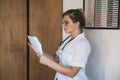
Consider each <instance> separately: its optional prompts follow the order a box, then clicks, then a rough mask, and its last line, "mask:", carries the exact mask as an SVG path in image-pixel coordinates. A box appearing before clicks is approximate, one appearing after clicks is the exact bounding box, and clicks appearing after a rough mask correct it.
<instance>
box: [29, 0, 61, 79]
mask: <svg viewBox="0 0 120 80" xmlns="http://www.w3.org/2000/svg"><path fill="white" fill-rule="evenodd" d="M61 14H62V0H30V28H29V29H30V35H35V36H37V37H38V38H39V40H40V41H41V43H42V46H43V51H44V52H47V53H49V54H51V55H53V54H54V53H55V51H56V50H57V48H58V44H59V42H60V40H61V36H62V27H61V21H62V20H61ZM54 75H55V71H53V70H52V69H50V68H48V67H46V66H44V65H41V64H40V63H39V59H38V58H37V56H36V54H35V53H34V52H33V50H32V49H31V48H30V80H53V78H54Z"/></svg>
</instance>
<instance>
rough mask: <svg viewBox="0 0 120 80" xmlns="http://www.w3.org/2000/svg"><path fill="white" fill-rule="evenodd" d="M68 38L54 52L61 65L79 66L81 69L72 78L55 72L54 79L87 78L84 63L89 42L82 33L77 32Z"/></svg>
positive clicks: (76, 79)
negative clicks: (74, 36)
mask: <svg viewBox="0 0 120 80" xmlns="http://www.w3.org/2000/svg"><path fill="white" fill-rule="evenodd" d="M69 40H70V38H68V39H67V40H66V41H65V42H64V43H63V44H62V45H61V46H60V47H59V48H58V50H57V52H56V54H57V55H58V56H59V63H60V64H61V65H63V66H76V67H81V69H80V71H79V72H78V73H77V74H76V76H74V77H73V78H71V77H69V76H66V75H63V74H61V73H59V72H57V73H56V75H55V79H54V80H56V78H58V80H87V76H86V74H85V65H86V63H87V60H88V56H89V54H90V51H91V48H90V44H89V42H88V40H87V39H86V38H85V36H84V33H81V34H79V35H78V36H77V37H76V38H74V39H73V40H71V41H69ZM68 41H69V42H68ZM67 42H68V43H67ZM63 47H64V48H63Z"/></svg>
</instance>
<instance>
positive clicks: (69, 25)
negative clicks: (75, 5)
mask: <svg viewBox="0 0 120 80" xmlns="http://www.w3.org/2000/svg"><path fill="white" fill-rule="evenodd" d="M62 26H63V28H64V31H65V32H66V33H67V34H72V33H73V32H74V31H75V30H76V28H77V26H78V24H77V23H73V21H72V20H71V19H70V17H69V16H68V15H66V16H64V18H63V24H62Z"/></svg>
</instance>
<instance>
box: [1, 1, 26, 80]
mask: <svg viewBox="0 0 120 80" xmlns="http://www.w3.org/2000/svg"><path fill="white" fill-rule="evenodd" d="M26 60H27V59H26V0H0V80H26V79H27V78H26V75H27V70H26V68H27V63H26Z"/></svg>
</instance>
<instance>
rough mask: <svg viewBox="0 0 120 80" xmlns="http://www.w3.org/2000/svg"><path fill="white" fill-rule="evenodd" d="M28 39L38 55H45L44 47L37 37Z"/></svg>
mask: <svg viewBox="0 0 120 80" xmlns="http://www.w3.org/2000/svg"><path fill="white" fill-rule="evenodd" d="M28 39H29V41H30V43H31V45H32V48H33V50H34V51H35V52H36V53H37V54H43V51H42V45H41V43H40V41H39V40H38V38H37V37H36V36H28Z"/></svg>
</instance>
